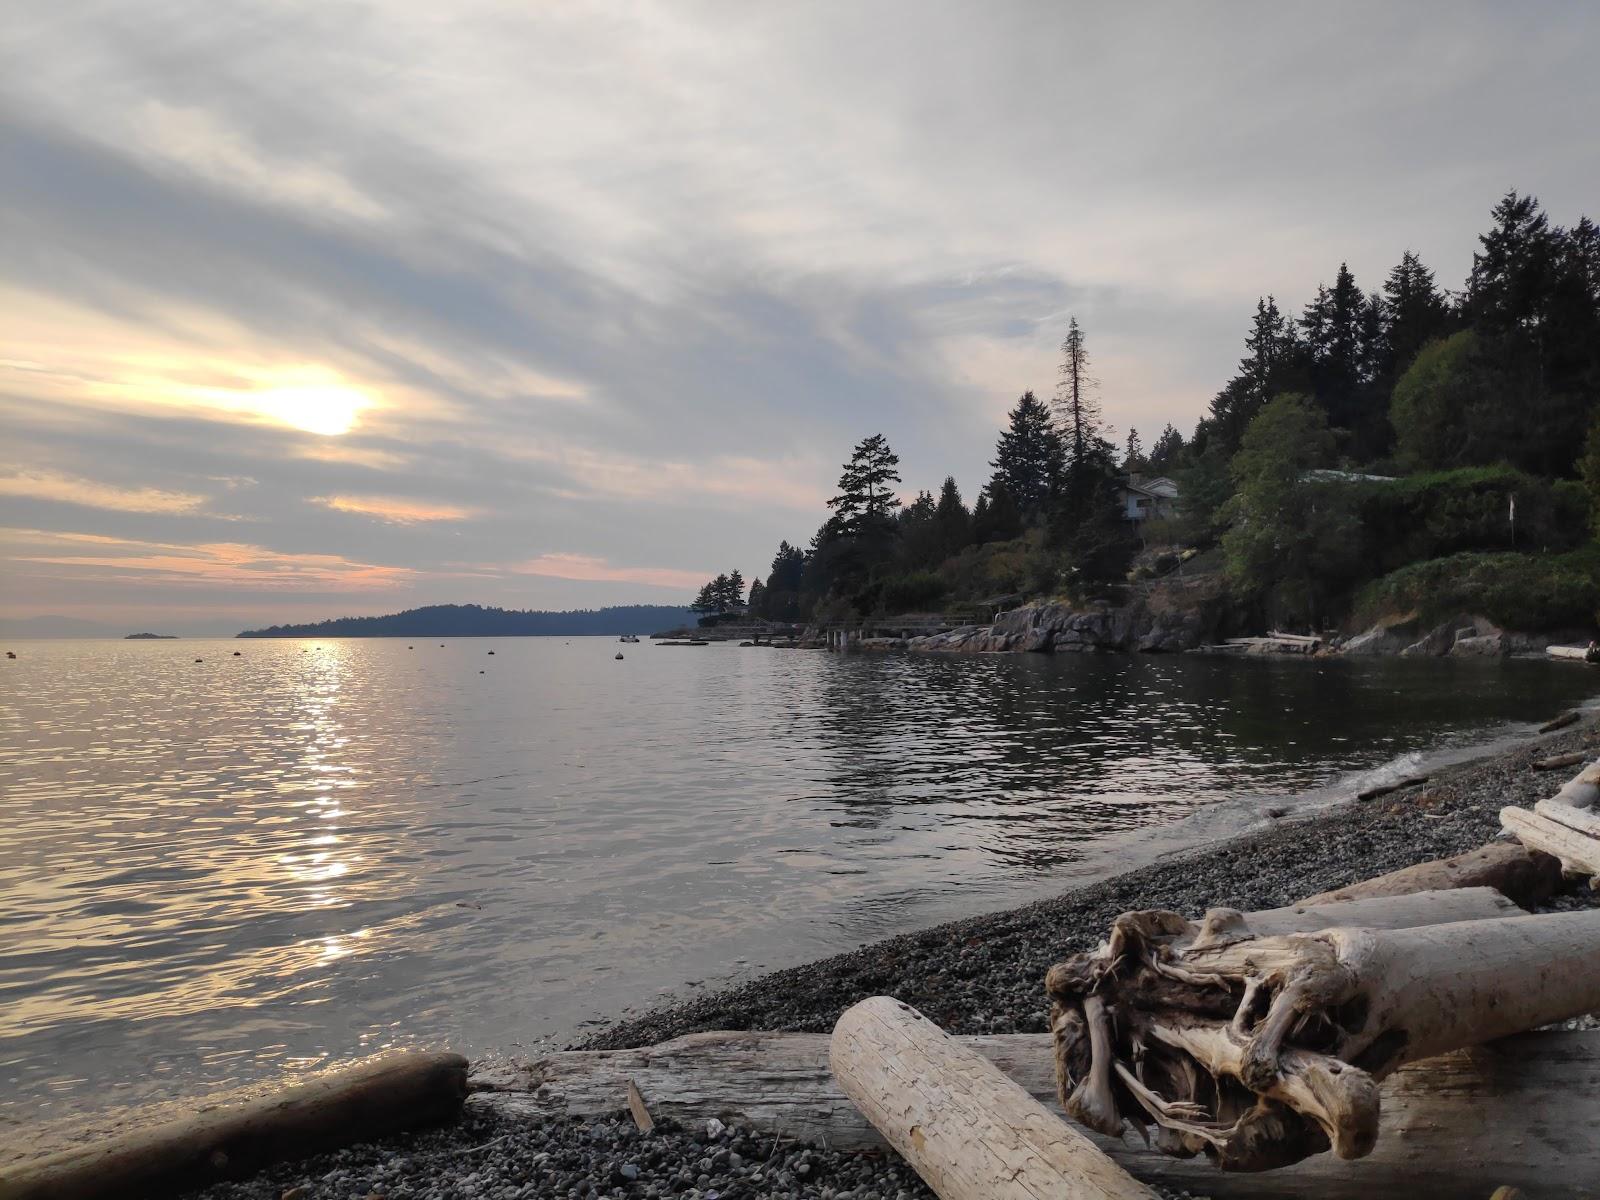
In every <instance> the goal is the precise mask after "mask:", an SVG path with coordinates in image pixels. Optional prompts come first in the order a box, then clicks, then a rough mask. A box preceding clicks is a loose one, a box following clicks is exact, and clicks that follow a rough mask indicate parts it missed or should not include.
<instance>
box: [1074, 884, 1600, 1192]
mask: <svg viewBox="0 0 1600 1200" xmlns="http://www.w3.org/2000/svg"><path fill="white" fill-rule="evenodd" d="M1046 990H1047V991H1048V992H1049V993H1050V997H1051V1000H1052V1001H1053V1008H1052V1013H1051V1028H1052V1031H1053V1033H1054V1034H1055V1040H1056V1069H1057V1076H1058V1079H1059V1081H1060V1085H1061V1094H1062V1101H1063V1106H1064V1107H1065V1108H1066V1110H1067V1111H1068V1112H1069V1113H1070V1114H1072V1115H1073V1116H1074V1117H1076V1118H1077V1119H1078V1120H1079V1121H1081V1122H1083V1123H1084V1124H1086V1125H1089V1126H1090V1127H1091V1128H1094V1129H1099V1130H1101V1131H1102V1132H1104V1133H1107V1134H1113V1135H1114V1134H1117V1133H1119V1132H1120V1131H1121V1130H1122V1128H1123V1126H1124V1123H1125V1122H1128V1121H1132V1122H1133V1123H1135V1124H1136V1125H1138V1126H1140V1127H1141V1128H1144V1127H1148V1128H1149V1129H1150V1131H1151V1132H1152V1134H1153V1136H1154V1138H1155V1140H1156V1142H1157V1144H1158V1145H1159V1146H1161V1147H1162V1148H1163V1149H1164V1150H1166V1151H1168V1152H1169V1153H1172V1154H1177V1155H1193V1154H1197V1153H1200V1152H1202V1151H1203V1152H1205V1153H1206V1154H1207V1155H1209V1156H1211V1157H1212V1158H1214V1159H1215V1160H1216V1162H1217V1163H1218V1164H1219V1165H1220V1166H1222V1167H1224V1168H1225V1169H1232V1170H1243V1171H1251V1170H1266V1169H1270V1168H1273V1167H1279V1166H1283V1165H1286V1164H1288V1163H1293V1162H1297V1161H1299V1160H1300V1159H1302V1158H1305V1157H1306V1156H1308V1155H1311V1154H1316V1153H1319V1152H1320V1151H1322V1150H1325V1149H1327V1148H1329V1147H1330V1146H1331V1147H1332V1148H1333V1150H1334V1152H1335V1153H1336V1154H1338V1155H1339V1156H1340V1157H1341V1158H1359V1157H1362V1156H1364V1155H1366V1154H1368V1153H1370V1152H1371V1150H1372V1148H1373V1145H1374V1143H1375V1142H1376V1140H1377V1137H1378V1132H1379V1127H1378V1104H1379V1101H1378V1087H1377V1081H1378V1080H1380V1079H1382V1078H1383V1077H1384V1076H1385V1075H1387V1074H1389V1073H1390V1072H1392V1071H1394V1070H1395V1069H1397V1068H1398V1067H1399V1066H1401V1065H1402V1064H1404V1063H1406V1062H1410V1061H1414V1060H1416V1059H1419V1058H1427V1057H1430V1056H1432V1055H1436V1054H1442V1053H1446V1052H1448V1051H1450V1050H1454V1049H1458V1048H1461V1047H1465V1046H1472V1045H1477V1044H1479V1043H1482V1042H1485V1041H1489V1040H1492V1039H1494V1038H1498V1037H1504V1036H1506V1035H1508V1034H1511V1033H1515V1032H1519V1031H1521V1030H1526V1029H1532V1028H1535V1027H1537V1026H1539V1025H1544V1024H1547V1023H1550V1022H1552V1021H1558V1020H1562V1019H1564V1018H1567V1017H1573V1016H1578V1015H1581V1014H1583V1013H1586V1012H1590V1011H1592V1010H1594V1009H1596V1008H1600V911H1590V912H1578V913H1560V914H1554V915H1547V916H1537V917H1534V916H1521V917H1505V918H1496V919H1493V920H1485V921H1458V922H1454V923H1451V924H1445V925H1428V926H1422V927H1418V928H1405V929H1390V930H1374V929H1370V928H1367V929H1363V928H1330V929H1323V930H1320V931H1317V932H1314V933H1296V934H1288V935H1272V936H1259V935H1257V934H1256V933H1255V932H1254V931H1253V930H1252V929H1251V928H1250V927H1249V924H1248V921H1247V919H1246V918H1245V917H1243V916H1242V915H1241V914H1239V913H1237V912H1234V911H1232V910H1214V911H1213V912H1211V913H1208V914H1207V915H1206V919H1205V920H1204V921H1203V922H1201V923H1198V924H1197V923H1195V922H1192V921H1188V920H1186V919H1184V918H1183V917H1181V916H1179V915H1178V914H1176V913H1170V912H1160V911H1146V912H1136V913H1125V914H1123V915H1122V916H1121V917H1118V918H1117V920H1116V921H1115V922H1114V923H1113V925H1112V931H1111V936H1110V938H1109V939H1108V940H1107V942H1106V943H1104V944H1103V945H1102V946H1101V947H1100V949H1099V950H1097V951H1095V952H1093V953H1089V954H1082V955H1078V956H1076V957H1075V958H1073V959H1070V960H1068V961H1067V962H1064V963H1058V964H1057V965H1056V966H1054V967H1052V968H1051V970H1050V973H1049V975H1048V977H1047V979H1046Z"/></svg>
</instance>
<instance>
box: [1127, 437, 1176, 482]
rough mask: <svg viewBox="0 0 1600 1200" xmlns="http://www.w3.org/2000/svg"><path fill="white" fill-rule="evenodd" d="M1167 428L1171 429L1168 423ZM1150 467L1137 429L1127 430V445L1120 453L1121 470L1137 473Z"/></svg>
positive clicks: (1130, 473)
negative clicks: (1121, 453)
mask: <svg viewBox="0 0 1600 1200" xmlns="http://www.w3.org/2000/svg"><path fill="white" fill-rule="evenodd" d="M1167 428H1169V429H1171V428H1172V427H1171V426H1170V425H1169V426H1167ZM1149 469H1150V463H1149V461H1148V460H1147V459H1146V458H1145V456H1144V447H1143V446H1142V445H1141V444H1140V442H1139V431H1138V430H1137V429H1131V428H1130V429H1129V430H1128V445H1127V448H1126V449H1125V450H1124V451H1123V455H1122V470H1123V472H1124V473H1125V474H1128V475H1138V474H1141V473H1142V472H1144V471H1147V470H1149Z"/></svg>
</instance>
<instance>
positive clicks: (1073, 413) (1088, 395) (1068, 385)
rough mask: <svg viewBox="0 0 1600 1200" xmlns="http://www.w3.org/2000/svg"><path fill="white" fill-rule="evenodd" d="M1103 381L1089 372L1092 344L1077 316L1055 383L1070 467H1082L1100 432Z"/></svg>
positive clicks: (1071, 323)
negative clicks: (1097, 394)
mask: <svg viewBox="0 0 1600 1200" xmlns="http://www.w3.org/2000/svg"><path fill="white" fill-rule="evenodd" d="M1099 385H1100V381H1099V380H1097V379H1096V378H1095V377H1094V376H1093V375H1091V374H1090V373H1089V345H1088V341H1087V339H1085V337H1084V335H1083V330H1082V329H1080V328H1079V327H1078V318H1077V317H1073V318H1071V319H1070V320H1069V321H1068V323H1067V336H1066V338H1065V339H1064V340H1063V341H1062V343H1061V371H1060V382H1059V383H1058V384H1057V386H1056V398H1055V406H1056V413H1057V428H1058V429H1059V430H1060V432H1061V439H1062V442H1063V443H1064V447H1063V448H1064V450H1065V453H1066V462H1067V466H1068V468H1074V469H1075V468H1077V467H1080V466H1081V465H1082V463H1083V461H1084V458H1085V457H1086V456H1087V455H1088V454H1089V453H1090V451H1091V448H1092V443H1093V441H1094V439H1095V438H1096V437H1098V436H1100V432H1101V419H1100V403H1099V401H1098V400H1097V399H1096V398H1095V389H1096V388H1098V387H1099Z"/></svg>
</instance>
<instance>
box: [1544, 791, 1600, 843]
mask: <svg viewBox="0 0 1600 1200" xmlns="http://www.w3.org/2000/svg"><path fill="white" fill-rule="evenodd" d="M1533 811H1534V812H1535V813H1537V814H1538V815H1539V816H1541V817H1544V818H1546V819H1547V820H1550V821H1554V822H1555V823H1556V824H1557V825H1564V826H1566V827H1567V828H1568V829H1571V830H1573V831H1574V832H1576V833H1581V834H1584V835H1585V836H1586V837H1592V838H1600V812H1596V811H1595V810H1594V809H1592V808H1575V807H1573V806H1572V805H1570V804H1563V803H1561V801H1559V800H1541V801H1539V803H1537V804H1535V805H1534V806H1533Z"/></svg>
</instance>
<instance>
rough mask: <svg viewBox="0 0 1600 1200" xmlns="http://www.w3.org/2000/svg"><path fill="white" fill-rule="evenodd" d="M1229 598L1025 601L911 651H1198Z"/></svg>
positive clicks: (1181, 595) (918, 642)
mask: <svg viewBox="0 0 1600 1200" xmlns="http://www.w3.org/2000/svg"><path fill="white" fill-rule="evenodd" d="M1222 608H1223V602H1222V600H1221V597H1220V593H1219V592H1218V591H1217V590H1216V589H1215V588H1209V587H1208V588H1194V587H1188V588H1184V587H1169V588H1156V589H1151V590H1150V591H1149V592H1147V593H1145V594H1143V595H1141V596H1139V597H1137V598H1136V599H1134V600H1132V601H1130V602H1129V603H1127V604H1124V605H1109V604H1104V605H1089V606H1084V607H1078V606H1074V605H1071V604H1066V603H1061V602H1039V603H1034V604H1024V605H1022V606H1020V607H1018V608H1014V609H1012V610H1010V611H1009V612H1004V613H1001V614H1000V615H999V616H998V617H996V618H995V620H994V623H993V624H991V625H964V626H962V627H961V628H959V629H952V630H950V631H948V632H946V633H936V634H930V635H928V636H926V637H919V638H912V639H911V640H910V641H909V642H908V643H907V648H908V649H911V650H920V651H932V652H943V653H950V654H995V653H1004V652H1007V651H1031V652H1034V653H1039V654H1049V653H1056V654H1083V653H1092V652H1095V651H1102V650H1135V651H1141V652H1144V653H1147V654H1171V653H1177V652H1179V651H1183V650H1192V649H1194V648H1195V647H1196V646H1199V645H1202V644H1204V643H1205V642H1206V641H1207V640H1209V639H1210V638H1211V637H1212V636H1213V635H1214V633H1215V630H1216V627H1217V625H1218V623H1219V621H1220V618H1221V612H1222Z"/></svg>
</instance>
